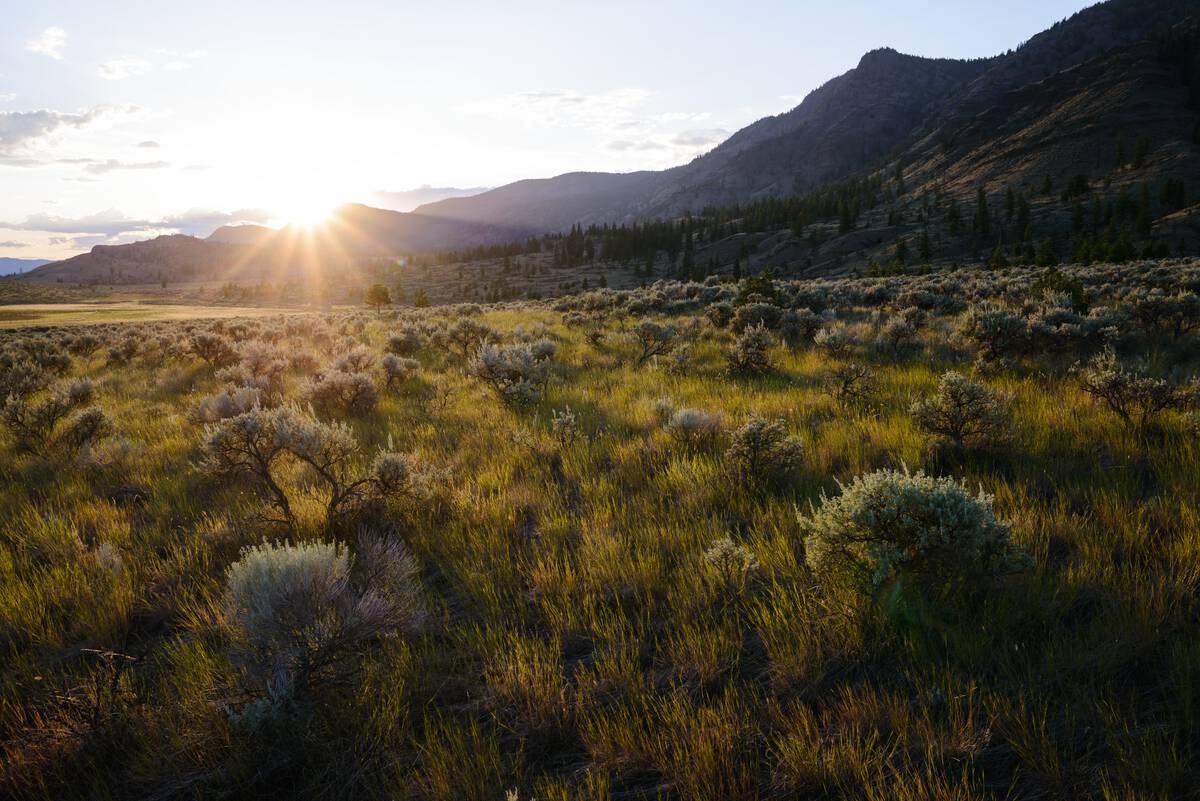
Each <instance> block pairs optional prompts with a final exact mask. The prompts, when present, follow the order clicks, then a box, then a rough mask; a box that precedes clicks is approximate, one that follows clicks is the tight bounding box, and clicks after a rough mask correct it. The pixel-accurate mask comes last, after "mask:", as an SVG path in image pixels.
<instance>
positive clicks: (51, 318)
mask: <svg viewBox="0 0 1200 801" xmlns="http://www.w3.org/2000/svg"><path fill="white" fill-rule="evenodd" d="M295 312H296V310H295V309H272V308H258V307H246V306H206V305H188V304H165V303H141V302H139V301H115V302H106V301H97V302H95V303H13V304H9V305H6V306H0V328H20V327H27V326H45V325H80V324H95V323H128V322H141V321H145V322H149V321H155V320H196V319H203V318H227V317H244V316H246V315H261V314H291V313H295Z"/></svg>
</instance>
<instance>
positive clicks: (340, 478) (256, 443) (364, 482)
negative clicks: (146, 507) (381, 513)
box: [200, 406, 422, 528]
mask: <svg viewBox="0 0 1200 801" xmlns="http://www.w3.org/2000/svg"><path fill="white" fill-rule="evenodd" d="M358 451H359V449H358V442H357V441H356V440H355V438H354V433H353V432H352V431H351V430H350V428H349V427H348V426H346V425H345V424H344V423H340V422H334V423H324V422H321V421H320V420H317V419H315V418H313V417H311V416H309V415H307V414H305V413H303V412H301V411H300V410H298V409H296V408H295V407H292V406H281V407H279V408H277V409H260V408H255V409H253V410H251V411H249V412H246V413H244V414H240V415H237V416H236V417H231V418H228V419H226V420H222V421H220V422H218V423H214V424H211V425H209V426H207V427H205V429H204V439H203V443H202V452H203V459H202V461H201V463H200V467H201V469H202V470H204V471H206V472H207V473H209V474H210V475H213V476H215V477H218V478H224V479H237V478H245V477H249V478H252V479H254V480H255V481H257V482H258V483H259V484H260V485H261V486H262V487H263V488H264V489H265V490H266V491H267V492H268V494H269V495H270V498H271V501H272V503H273V504H274V505H275V506H276V508H278V509H279V511H280V513H281V514H282V515H283V517H282V519H281V520H279V521H277V522H281V523H285V524H287V525H288V526H289V527H293V528H294V527H295V522H296V520H295V516H294V515H293V512H292V505H291V500H290V498H289V497H288V494H287V492H286V491H285V489H284V486H283V484H282V483H281V481H282V479H281V476H282V475H283V467H284V465H285V463H286V462H288V461H290V460H295V461H298V462H300V463H302V464H303V465H304V466H306V467H308V468H309V469H310V470H311V471H312V473H313V475H314V476H315V477H316V479H317V482H318V484H319V486H321V487H322V488H323V490H324V492H325V496H326V502H325V514H326V519H327V520H328V521H330V522H332V521H334V520H336V519H338V518H340V517H342V516H344V515H347V514H349V513H351V512H353V511H355V510H357V509H359V508H361V506H362V505H363V504H364V503H366V502H368V501H372V500H387V499H388V498H390V497H394V496H396V495H398V494H409V493H411V492H414V491H415V490H416V489H417V487H418V482H419V481H420V480H422V479H421V478H420V477H419V476H418V475H417V474H416V473H415V472H414V470H413V469H412V467H413V463H412V461H411V460H410V459H409V458H408V457H403V456H400V455H398V454H390V453H386V452H384V453H381V454H379V455H378V456H377V457H376V459H375V462H374V463H373V464H372V466H371V469H370V470H369V471H368V472H367V473H366V475H362V476H361V477H355V475H354V468H355V465H356V461H357V457H358Z"/></svg>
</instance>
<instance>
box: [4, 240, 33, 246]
mask: <svg viewBox="0 0 1200 801" xmlns="http://www.w3.org/2000/svg"><path fill="white" fill-rule="evenodd" d="M27 247H29V243H28V242H17V241H16V240H14V239H10V240H8V241H7V242H0V248H27Z"/></svg>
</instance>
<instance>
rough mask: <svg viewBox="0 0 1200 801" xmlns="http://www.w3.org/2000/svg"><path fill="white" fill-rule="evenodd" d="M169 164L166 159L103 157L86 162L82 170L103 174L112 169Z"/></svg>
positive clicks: (165, 165) (141, 168) (159, 166)
mask: <svg viewBox="0 0 1200 801" xmlns="http://www.w3.org/2000/svg"><path fill="white" fill-rule="evenodd" d="M169 166H171V164H170V162H167V161H137V162H128V161H117V160H116V159H105V160H104V161H96V162H92V163H91V164H88V165H87V166H86V167H84V168H83V171H84V172H86V173H88V174H89V175H104V174H106V173H110V172H113V171H114V170H161V169H162V168H163V167H169Z"/></svg>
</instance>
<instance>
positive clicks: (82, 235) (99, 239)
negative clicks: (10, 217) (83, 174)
mask: <svg viewBox="0 0 1200 801" xmlns="http://www.w3.org/2000/svg"><path fill="white" fill-rule="evenodd" d="M270 219H271V215H270V214H269V213H268V212H267V211H265V210H263V209H237V210H235V211H230V212H223V211H217V210H214V209H189V210H187V211H185V212H183V213H181V214H172V215H168V216H166V217H162V218H160V219H156V220H151V219H136V218H132V217H129V216H127V215H126V214H124V213H123V212H121V211H119V210H118V209H105V210H104V211H99V212H96V213H95V214H88V215H84V216H82V217H62V216H59V215H56V214H30V215H29V216H28V217H26V218H25V219H24V220H23V221H21V222H0V229H3V230H10V231H39V232H42V233H49V234H62V235H63V236H60V237H54V238H52V239H51V244H66V243H71V244H72V245H73V246H75V247H77V248H80V249H85V248H88V247H91V246H92V245H101V244H109V245H112V244H122V243H124V242H133V241H137V240H140V239H150V238H152V237H155V236H159V235H161V234H191V235H193V236H208V235H209V234H210V233H212V232H213V231H215V230H216V229H217V228H220V227H221V226H222V225H233V224H237V223H258V224H260V225H261V224H265V223H267V222H268V221H270ZM56 239H57V240H58V241H55V240H56Z"/></svg>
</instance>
